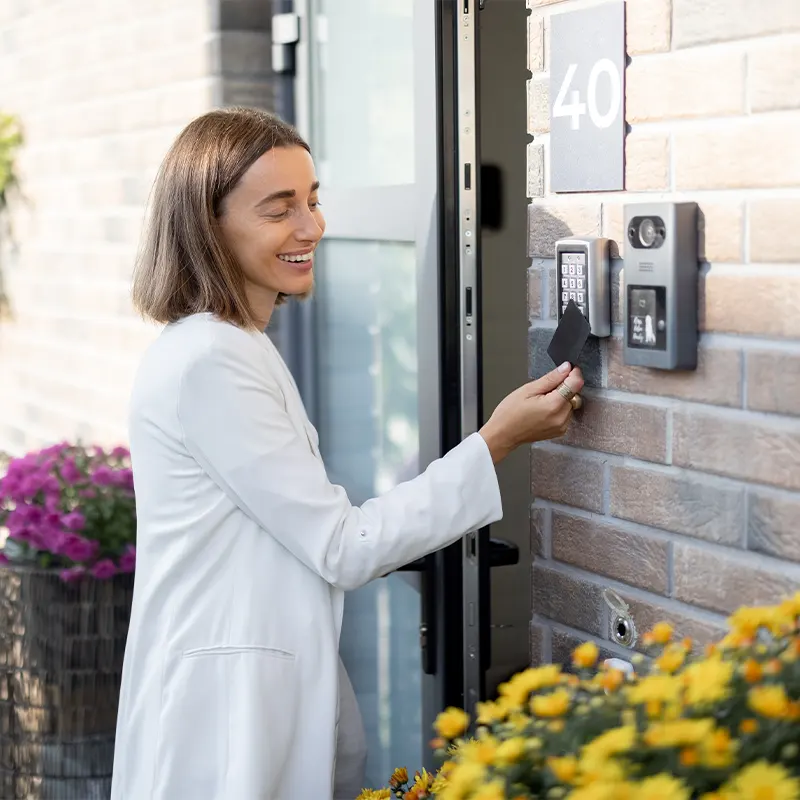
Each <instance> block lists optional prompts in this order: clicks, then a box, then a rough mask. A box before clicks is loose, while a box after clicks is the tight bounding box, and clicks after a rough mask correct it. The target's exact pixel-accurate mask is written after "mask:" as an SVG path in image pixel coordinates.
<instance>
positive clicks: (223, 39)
mask: <svg viewBox="0 0 800 800" xmlns="http://www.w3.org/2000/svg"><path fill="white" fill-rule="evenodd" d="M270 18H271V4H270V3H269V2H263V0H261V1H259V0H202V1H198V0H173V2H170V3H164V2H160V0H137V2H133V0H115V2H109V3H86V2H80V1H79V0H73V1H72V2H56V0H43V2H39V3H34V4H31V3H0V75H1V76H2V80H0V109H2V110H3V111H4V112H10V113H14V114H17V115H18V116H19V117H20V119H21V121H22V124H23V127H24V131H25V136H26V145H25V147H24V149H23V151H22V154H21V158H20V164H19V167H20V173H21V178H22V186H23V190H24V194H25V202H24V203H17V204H16V206H15V210H14V224H15V229H16V234H17V236H16V242H15V244H14V245H12V244H11V243H10V242H8V241H5V242H2V243H0V255H2V261H0V269H2V270H3V277H4V278H5V282H6V283H5V285H6V288H7V291H8V294H9V296H10V302H11V310H12V313H13V317H12V318H11V319H10V320H3V321H1V322H0V375H2V382H0V450H3V449H5V450H7V451H9V452H19V451H21V450H25V449H27V448H30V447H34V446H38V445H39V444H42V443H44V442H49V441H53V440H59V439H63V438H75V437H81V438H83V439H84V440H92V441H98V442H116V441H123V440H125V439H126V414H127V398H128V393H129V387H130V383H131V380H132V377H133V373H134V369H135V367H136V364H137V362H138V360H139V357H140V354H141V352H142V350H143V348H144V347H145V346H146V345H147V344H148V342H149V341H151V340H152V338H153V336H154V335H155V334H156V333H157V329H156V328H154V327H151V326H149V325H146V324H144V323H143V322H141V321H140V320H139V319H138V317H137V316H136V315H135V314H134V312H133V310H132V309H131V307H130V302H129V283H130V276H131V270H132V266H133V261H134V256H135V253H136V249H137V247H138V242H139V235H140V230H141V223H142V219H143V212H144V207H145V203H146V201H147V196H148V193H149V190H150V186H151V183H152V180H153V177H154V175H155V171H156V169H157V167H158V164H159V163H160V161H161V159H162V157H163V155H164V153H165V152H166V149H167V147H168V146H169V144H170V143H171V141H172V140H173V138H174V136H175V135H176V134H177V132H178V131H179V130H180V129H181V128H182V127H183V126H184V125H185V124H186V123H187V122H188V121H189V120H190V119H192V118H193V117H195V116H197V115H198V114H201V113H203V112H204V111H207V110H208V109H210V108H213V107H215V106H219V105H231V104H248V105H255V106H260V107H266V108H270V107H271V103H272V90H271V78H270V74H269V57H270V38H269V23H270Z"/></svg>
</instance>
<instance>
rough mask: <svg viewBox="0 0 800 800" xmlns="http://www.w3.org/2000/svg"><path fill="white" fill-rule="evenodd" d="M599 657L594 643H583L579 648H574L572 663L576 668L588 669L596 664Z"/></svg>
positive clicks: (598, 651)
mask: <svg viewBox="0 0 800 800" xmlns="http://www.w3.org/2000/svg"><path fill="white" fill-rule="evenodd" d="M599 656H600V650H599V649H598V648H597V645H596V644H595V643H594V642H584V643H583V644H582V645H580V646H579V647H576V648H575V650H574V651H573V653H572V663H573V664H574V665H575V666H576V667H581V668H583V669H589V668H590V667H593V666H594V665H595V664H596V663H597V659H598V657H599Z"/></svg>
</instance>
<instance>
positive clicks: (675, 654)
mask: <svg viewBox="0 0 800 800" xmlns="http://www.w3.org/2000/svg"><path fill="white" fill-rule="evenodd" d="M685 660H686V651H685V650H684V649H683V648H682V647H679V646H675V645H673V646H670V647H668V648H667V649H666V650H664V652H663V653H662V654H661V655H660V656H659V657H658V658H657V659H656V666H657V667H658V668H659V669H660V670H661V671H662V672H666V673H667V674H668V675H672V673H673V672H677V671H678V670H679V669H680V668H681V667H682V666H683V662H684V661H685Z"/></svg>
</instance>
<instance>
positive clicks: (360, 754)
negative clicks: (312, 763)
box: [333, 659, 367, 800]
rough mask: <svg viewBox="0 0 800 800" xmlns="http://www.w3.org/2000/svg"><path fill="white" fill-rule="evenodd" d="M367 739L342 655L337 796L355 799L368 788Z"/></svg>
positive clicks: (336, 797) (335, 788) (337, 750)
mask: <svg viewBox="0 0 800 800" xmlns="http://www.w3.org/2000/svg"><path fill="white" fill-rule="evenodd" d="M366 764H367V740H366V737H365V735H364V723H363V722H362V720H361V711H360V710H359V708H358V702H357V701H356V695H355V692H354V691H353V685H352V684H351V683H350V678H349V677H348V675H347V671H346V670H345V668H344V664H342V660H341V659H339V727H338V732H337V736H336V771H335V773H334V785H333V800H355V798H356V797H358V795H359V794H361V790H362V789H363V788H364V770H365V768H366Z"/></svg>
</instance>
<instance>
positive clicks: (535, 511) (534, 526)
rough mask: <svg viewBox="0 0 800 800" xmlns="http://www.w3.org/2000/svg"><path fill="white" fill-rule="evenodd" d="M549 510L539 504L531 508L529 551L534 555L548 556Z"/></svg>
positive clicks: (539, 556)
mask: <svg viewBox="0 0 800 800" xmlns="http://www.w3.org/2000/svg"><path fill="white" fill-rule="evenodd" d="M549 516H550V510H549V509H547V508H542V507H541V506H534V507H533V508H532V509H531V553H533V555H534V557H538V558H549V557H550V554H549V549H550V547H549V543H548V533H547V529H548V525H549Z"/></svg>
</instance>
